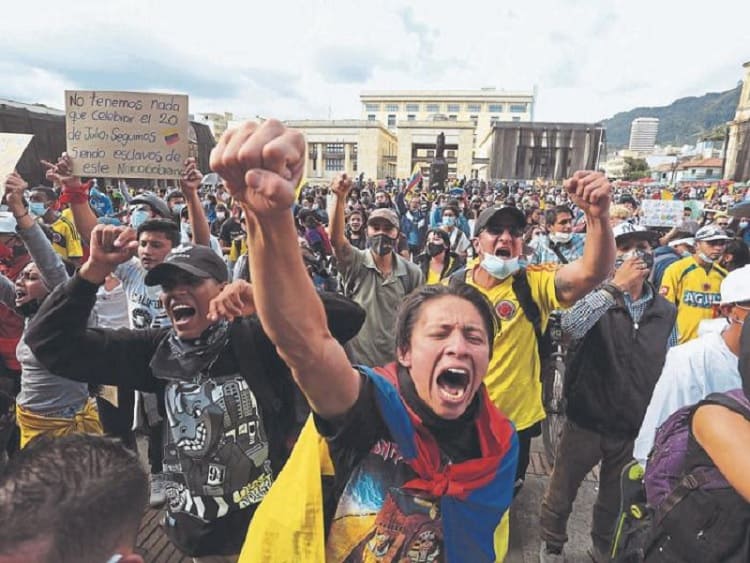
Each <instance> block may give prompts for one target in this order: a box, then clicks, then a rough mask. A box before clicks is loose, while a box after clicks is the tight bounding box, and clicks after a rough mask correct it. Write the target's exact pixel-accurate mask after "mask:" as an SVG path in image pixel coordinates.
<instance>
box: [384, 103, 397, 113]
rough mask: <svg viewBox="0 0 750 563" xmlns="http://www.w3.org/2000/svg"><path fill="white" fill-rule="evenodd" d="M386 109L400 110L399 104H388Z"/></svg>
mask: <svg viewBox="0 0 750 563" xmlns="http://www.w3.org/2000/svg"><path fill="white" fill-rule="evenodd" d="M385 111H398V104H387V105H386V106H385Z"/></svg>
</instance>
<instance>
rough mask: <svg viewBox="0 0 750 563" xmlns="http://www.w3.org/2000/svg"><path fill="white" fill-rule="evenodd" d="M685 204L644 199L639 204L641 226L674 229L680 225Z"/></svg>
mask: <svg viewBox="0 0 750 563" xmlns="http://www.w3.org/2000/svg"><path fill="white" fill-rule="evenodd" d="M684 207H685V202H683V201H674V200H663V199H661V200H660V199H645V200H643V201H642V202H641V212H642V214H643V215H642V217H641V225H644V226H646V227H676V226H677V225H679V224H680V223H682V221H683V218H682V210H683V208H684Z"/></svg>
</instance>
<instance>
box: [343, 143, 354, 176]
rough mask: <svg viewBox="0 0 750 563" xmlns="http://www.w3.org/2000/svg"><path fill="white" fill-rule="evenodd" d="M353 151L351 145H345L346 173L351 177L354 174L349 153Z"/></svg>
mask: <svg viewBox="0 0 750 563" xmlns="http://www.w3.org/2000/svg"><path fill="white" fill-rule="evenodd" d="M351 149H352V145H351V144H350V143H344V172H346V173H347V174H348V175H350V176H351V174H352V158H351V155H350V154H349V151H350V150H351Z"/></svg>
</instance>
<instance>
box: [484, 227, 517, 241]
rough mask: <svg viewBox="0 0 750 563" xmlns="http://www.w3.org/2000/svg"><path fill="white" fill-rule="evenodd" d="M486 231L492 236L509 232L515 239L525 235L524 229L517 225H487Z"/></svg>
mask: <svg viewBox="0 0 750 563" xmlns="http://www.w3.org/2000/svg"><path fill="white" fill-rule="evenodd" d="M485 231H487V233H488V234H490V235H492V236H498V235H502V234H503V233H504V232H505V231H508V232H509V233H510V236H512V237H514V238H517V237H520V236H522V235H523V228H522V227H519V226H517V225H487V227H486V228H485Z"/></svg>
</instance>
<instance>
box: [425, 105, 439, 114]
mask: <svg viewBox="0 0 750 563" xmlns="http://www.w3.org/2000/svg"><path fill="white" fill-rule="evenodd" d="M426 111H427V113H437V112H439V111H440V104H427V108H426Z"/></svg>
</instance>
